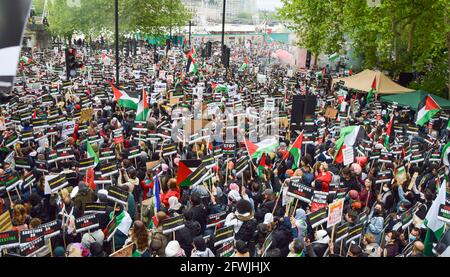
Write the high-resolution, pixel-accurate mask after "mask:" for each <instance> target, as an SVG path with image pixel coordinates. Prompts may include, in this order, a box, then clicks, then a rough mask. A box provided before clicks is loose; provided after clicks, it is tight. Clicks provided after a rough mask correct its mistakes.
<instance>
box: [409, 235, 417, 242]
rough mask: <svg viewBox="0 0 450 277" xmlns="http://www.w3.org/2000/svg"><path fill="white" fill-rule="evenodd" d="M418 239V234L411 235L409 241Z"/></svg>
mask: <svg viewBox="0 0 450 277" xmlns="http://www.w3.org/2000/svg"><path fill="white" fill-rule="evenodd" d="M416 239H417V238H416V236H413V235H409V242H413V241H415V240H416Z"/></svg>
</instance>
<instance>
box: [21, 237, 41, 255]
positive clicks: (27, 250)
mask: <svg viewBox="0 0 450 277" xmlns="http://www.w3.org/2000/svg"><path fill="white" fill-rule="evenodd" d="M44 247H45V241H44V237H42V236H41V237H39V238H37V239H35V240H33V241H32V242H30V243H27V244H26V245H23V246H21V247H20V255H21V256H23V257H30V256H33V255H34V254H36V253H37V252H39V251H41V250H42V249H43V248H44Z"/></svg>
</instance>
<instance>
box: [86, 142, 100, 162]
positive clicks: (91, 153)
mask: <svg viewBox="0 0 450 277" xmlns="http://www.w3.org/2000/svg"><path fill="white" fill-rule="evenodd" d="M86 144H87V146H86V147H87V156H88V158H92V157H94V167H96V166H97V165H98V163H99V162H100V160H99V158H98V155H97V153H95V151H94V148H92V146H91V144H90V143H89V142H86Z"/></svg>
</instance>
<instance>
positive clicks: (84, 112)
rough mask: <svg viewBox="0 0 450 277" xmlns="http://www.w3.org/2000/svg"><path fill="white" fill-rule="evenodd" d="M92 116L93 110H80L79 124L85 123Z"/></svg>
mask: <svg viewBox="0 0 450 277" xmlns="http://www.w3.org/2000/svg"><path fill="white" fill-rule="evenodd" d="M93 115H94V109H83V110H81V116H80V122H81V123H83V122H87V121H89V120H91V119H92V116H93Z"/></svg>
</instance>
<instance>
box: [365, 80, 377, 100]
mask: <svg viewBox="0 0 450 277" xmlns="http://www.w3.org/2000/svg"><path fill="white" fill-rule="evenodd" d="M376 90H377V77H375V78H374V79H373V82H372V86H371V87H370V90H369V93H367V97H366V103H369V102H370V100H371V99H372V95H373V93H374V91H376Z"/></svg>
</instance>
